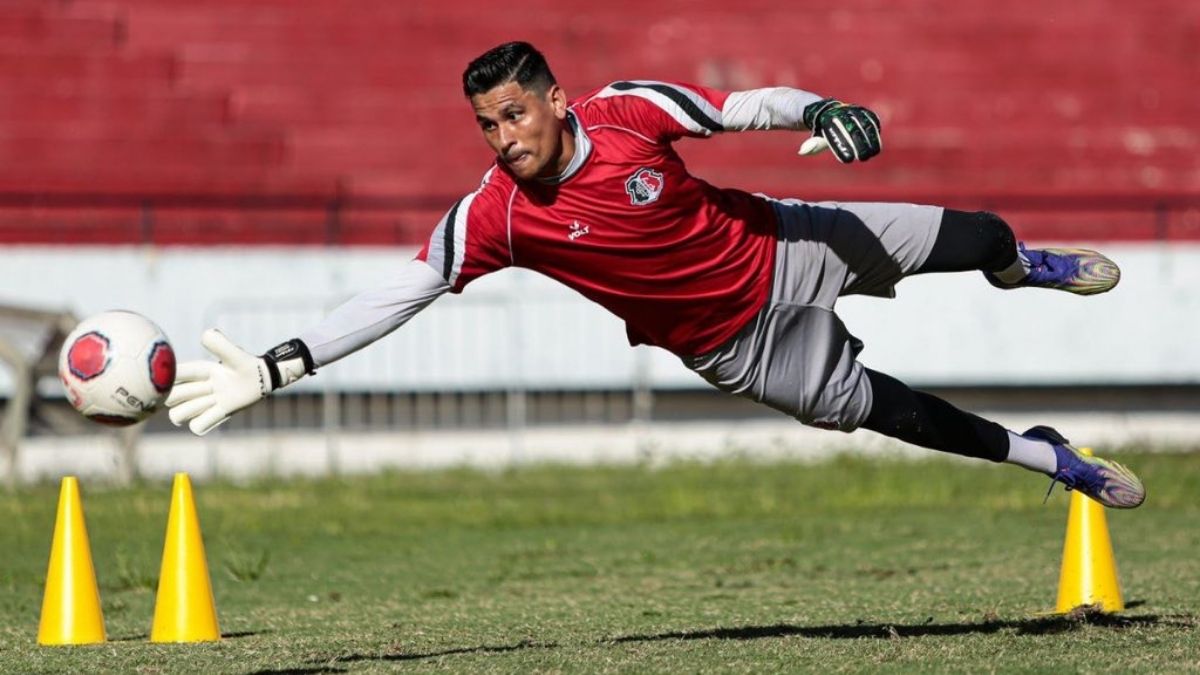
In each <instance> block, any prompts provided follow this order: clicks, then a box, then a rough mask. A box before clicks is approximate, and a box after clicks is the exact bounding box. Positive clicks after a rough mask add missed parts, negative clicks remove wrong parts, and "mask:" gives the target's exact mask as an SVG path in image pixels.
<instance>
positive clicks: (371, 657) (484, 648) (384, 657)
mask: <svg viewBox="0 0 1200 675" xmlns="http://www.w3.org/2000/svg"><path fill="white" fill-rule="evenodd" d="M557 648H558V645H557V644H556V643H553V642H534V641H532V640H521V641H520V642H518V643H516V644H511V645H496V646H492V645H480V646H478V647H455V648H453V649H443V650H438V651H433V652H413V653H404V652H401V653H396V654H347V655H345V656H335V657H333V658H331V659H328V660H327V662H328V663H354V662H356V661H420V660H422V659H436V658H438V657H441V656H454V655H457V654H503V653H505V652H515V651H519V650H522V649H557ZM266 672H272V673H273V672H276V671H264V673H263V674H262V675H265V673H266ZM278 672H279V673H290V672H318V673H319V672H336V671H323V670H314V671H303V670H301V671H290V670H283V671H278Z"/></svg>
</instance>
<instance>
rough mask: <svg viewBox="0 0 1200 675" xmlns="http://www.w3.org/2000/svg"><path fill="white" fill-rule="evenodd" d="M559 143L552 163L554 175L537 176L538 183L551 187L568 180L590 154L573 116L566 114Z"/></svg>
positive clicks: (587, 143)
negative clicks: (559, 146)
mask: <svg viewBox="0 0 1200 675" xmlns="http://www.w3.org/2000/svg"><path fill="white" fill-rule="evenodd" d="M560 142H561V143H562V151H561V152H560V153H559V156H558V159H557V160H556V161H555V162H554V169H555V173H554V175H553V176H549V177H541V176H539V177H538V179H537V180H538V182H541V183H547V184H551V185H553V184H557V183H560V182H562V181H564V180H566V179H568V178H570V177H571V176H572V175H574V174H575V173H576V172H577V171H578V170H579V169H580V168H581V167H582V166H583V163H584V162H586V161H587V158H588V155H589V154H590V153H591V141H590V140H589V139H588V137H587V133H586V132H585V131H584V130H583V129H582V128H581V127H580V126H579V119H578V118H577V117H575V115H573V114H570V113H568V117H567V120H566V124H564V125H563V130H562V137H561V140H560Z"/></svg>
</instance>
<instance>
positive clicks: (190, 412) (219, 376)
mask: <svg viewBox="0 0 1200 675" xmlns="http://www.w3.org/2000/svg"><path fill="white" fill-rule="evenodd" d="M200 344H202V345H204V348H205V349H207V350H208V351H209V352H211V353H212V355H213V356H215V357H217V358H218V359H220V360H219V361H215V362H214V361H186V362H184V363H181V364H179V368H178V369H177V370H176V372H175V386H174V387H173V388H172V389H171V395H170V396H168V397H167V407H168V408H170V409H171V411H170V413H169V416H170V418H171V422H172V423H173V424H174V425H175V426H182V425H183V424H185V423H186V424H187V425H188V428H189V429H191V430H192V433H194V434H196V435H197V436H203V435H204V434H207V433H208V432H210V431H212V430H213V429H215V428H217V427H218V426H220V425H221V424H223V423H224V422H225V421H226V420H228V419H229V417H230V416H231V415H233V414H234V413H235V412H237V411H239V410H242V409H243V408H247V407H249V406H251V405H253V404H255V403H257V402H258V401H259V400H260V399H262V398H264V397H265V396H266V395H267V394H270V393H271V392H273V391H275V390H276V389H279V388H281V387H285V386H287V385H289V384H291V383H293V382H295V381H296V380H299V379H300V378H302V377H304V376H305V375H308V374H310V373H312V372H313V371H314V366H313V360H312V355H311V354H309V351H308V346H307V345H305V344H304V343H303V342H301V341H300V340H299V339H295V340H288V341H287V342H284V343H283V344H281V345H279V346H277V347H275V348H274V349H272V350H270V351H268V352H267V353H266V354H263V355H262V356H252V355H251V354H249V353H247V352H246V351H245V350H243V349H242V348H241V347H238V346H237V345H235V344H233V343H232V342H230V341H229V338H227V337H225V334H224V333H222V332H221V331H219V330H217V329H215V328H210V329H208V330H206V331H204V335H202V336H201V337H200Z"/></svg>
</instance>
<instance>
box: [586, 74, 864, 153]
mask: <svg viewBox="0 0 1200 675" xmlns="http://www.w3.org/2000/svg"><path fill="white" fill-rule="evenodd" d="M593 101H596V102H600V103H598V104H599V105H602V106H604V110H603V112H601V113H600V116H601V117H602V118H604V119H603V121H601V123H602V124H604V123H616V124H617V125H618V126H622V127H625V128H628V129H631V130H633V131H636V132H638V133H641V134H644V135H645V136H647V137H649V138H653V139H657V140H660V141H662V142H668V143H670V142H673V141H676V140H678V139H680V138H683V137H685V136H690V137H699V138H706V137H709V136H712V135H714V134H718V133H721V132H726V131H748V130H751V129H787V130H793V131H801V130H810V131H812V132H813V136H812V138H813V139H816V140H810V141H808V142H806V143H805V147H804V149H803V151H802V154H812V151H813V150H814V149H818V150H819V149H824V148H825V147H830V148H832V149H833V151H834V154H835V155H836V156H837V159H838V160H839V161H841V162H854V161H860V162H863V161H866V160H868V159H870V158H872V157H874V156H875V155H877V154H879V151H880V149H881V144H880V128H881V127H880V124H879V117H878V116H876V115H875V113H873V112H871V111H870V110H867V109H866V108H863V107H862V106H857V105H848V104H845V103H842V102H841V101H838V100H835V99H831V98H822V97H820V96H818V95H817V94H814V93H811V92H807V91H803V90H801V89H793V88H790V87H768V88H764V89H749V90H745V91H735V92H724V91H720V90H717V89H712V88H710V87H702V86H698V85H694V84H684V83H680V82H659V81H656V80H622V81H619V82H613V83H611V84H609V85H608V86H606V87H604V88H603V89H600V90H599V91H597V92H596V93H595V94H593V95H592V96H591V97H589V98H587V99H586V100H585V101H584V102H583V105H585V106H586V105H589V104H591V103H592V102H593Z"/></svg>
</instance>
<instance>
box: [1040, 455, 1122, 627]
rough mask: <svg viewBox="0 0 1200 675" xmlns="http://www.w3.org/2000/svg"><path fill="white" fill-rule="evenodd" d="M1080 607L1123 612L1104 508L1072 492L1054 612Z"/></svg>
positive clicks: (1080, 493) (1068, 610)
mask: <svg viewBox="0 0 1200 675" xmlns="http://www.w3.org/2000/svg"><path fill="white" fill-rule="evenodd" d="M1080 452H1082V453H1083V454H1085V455H1087V456H1089V457H1090V456H1091V455H1092V451H1091V450H1090V449H1088V448H1080ZM1081 606H1089V607H1097V608H1099V610H1100V611H1102V612H1119V611H1121V610H1123V609H1125V602H1124V600H1122V599H1121V585H1120V583H1118V581H1117V563H1116V560H1115V558H1114V557H1113V549H1112V540H1111V539H1110V538H1109V536H1108V521H1107V519H1106V518H1105V515H1104V507H1103V506H1101V505H1100V503H1099V502H1096V501H1094V500H1092V499H1091V498H1090V497H1087V496H1085V495H1084V494H1083V493H1082V492H1080V491H1079V490H1075V491H1073V492H1072V493H1071V509H1070V512H1069V513H1068V515H1067V539H1066V542H1065V543H1064V544H1063V561H1062V572H1061V573H1060V574H1059V578H1058V603H1057V605H1056V606H1055V611H1057V612H1060V613H1066V612H1070V611H1071V610H1073V609H1075V608H1077V607H1081Z"/></svg>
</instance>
